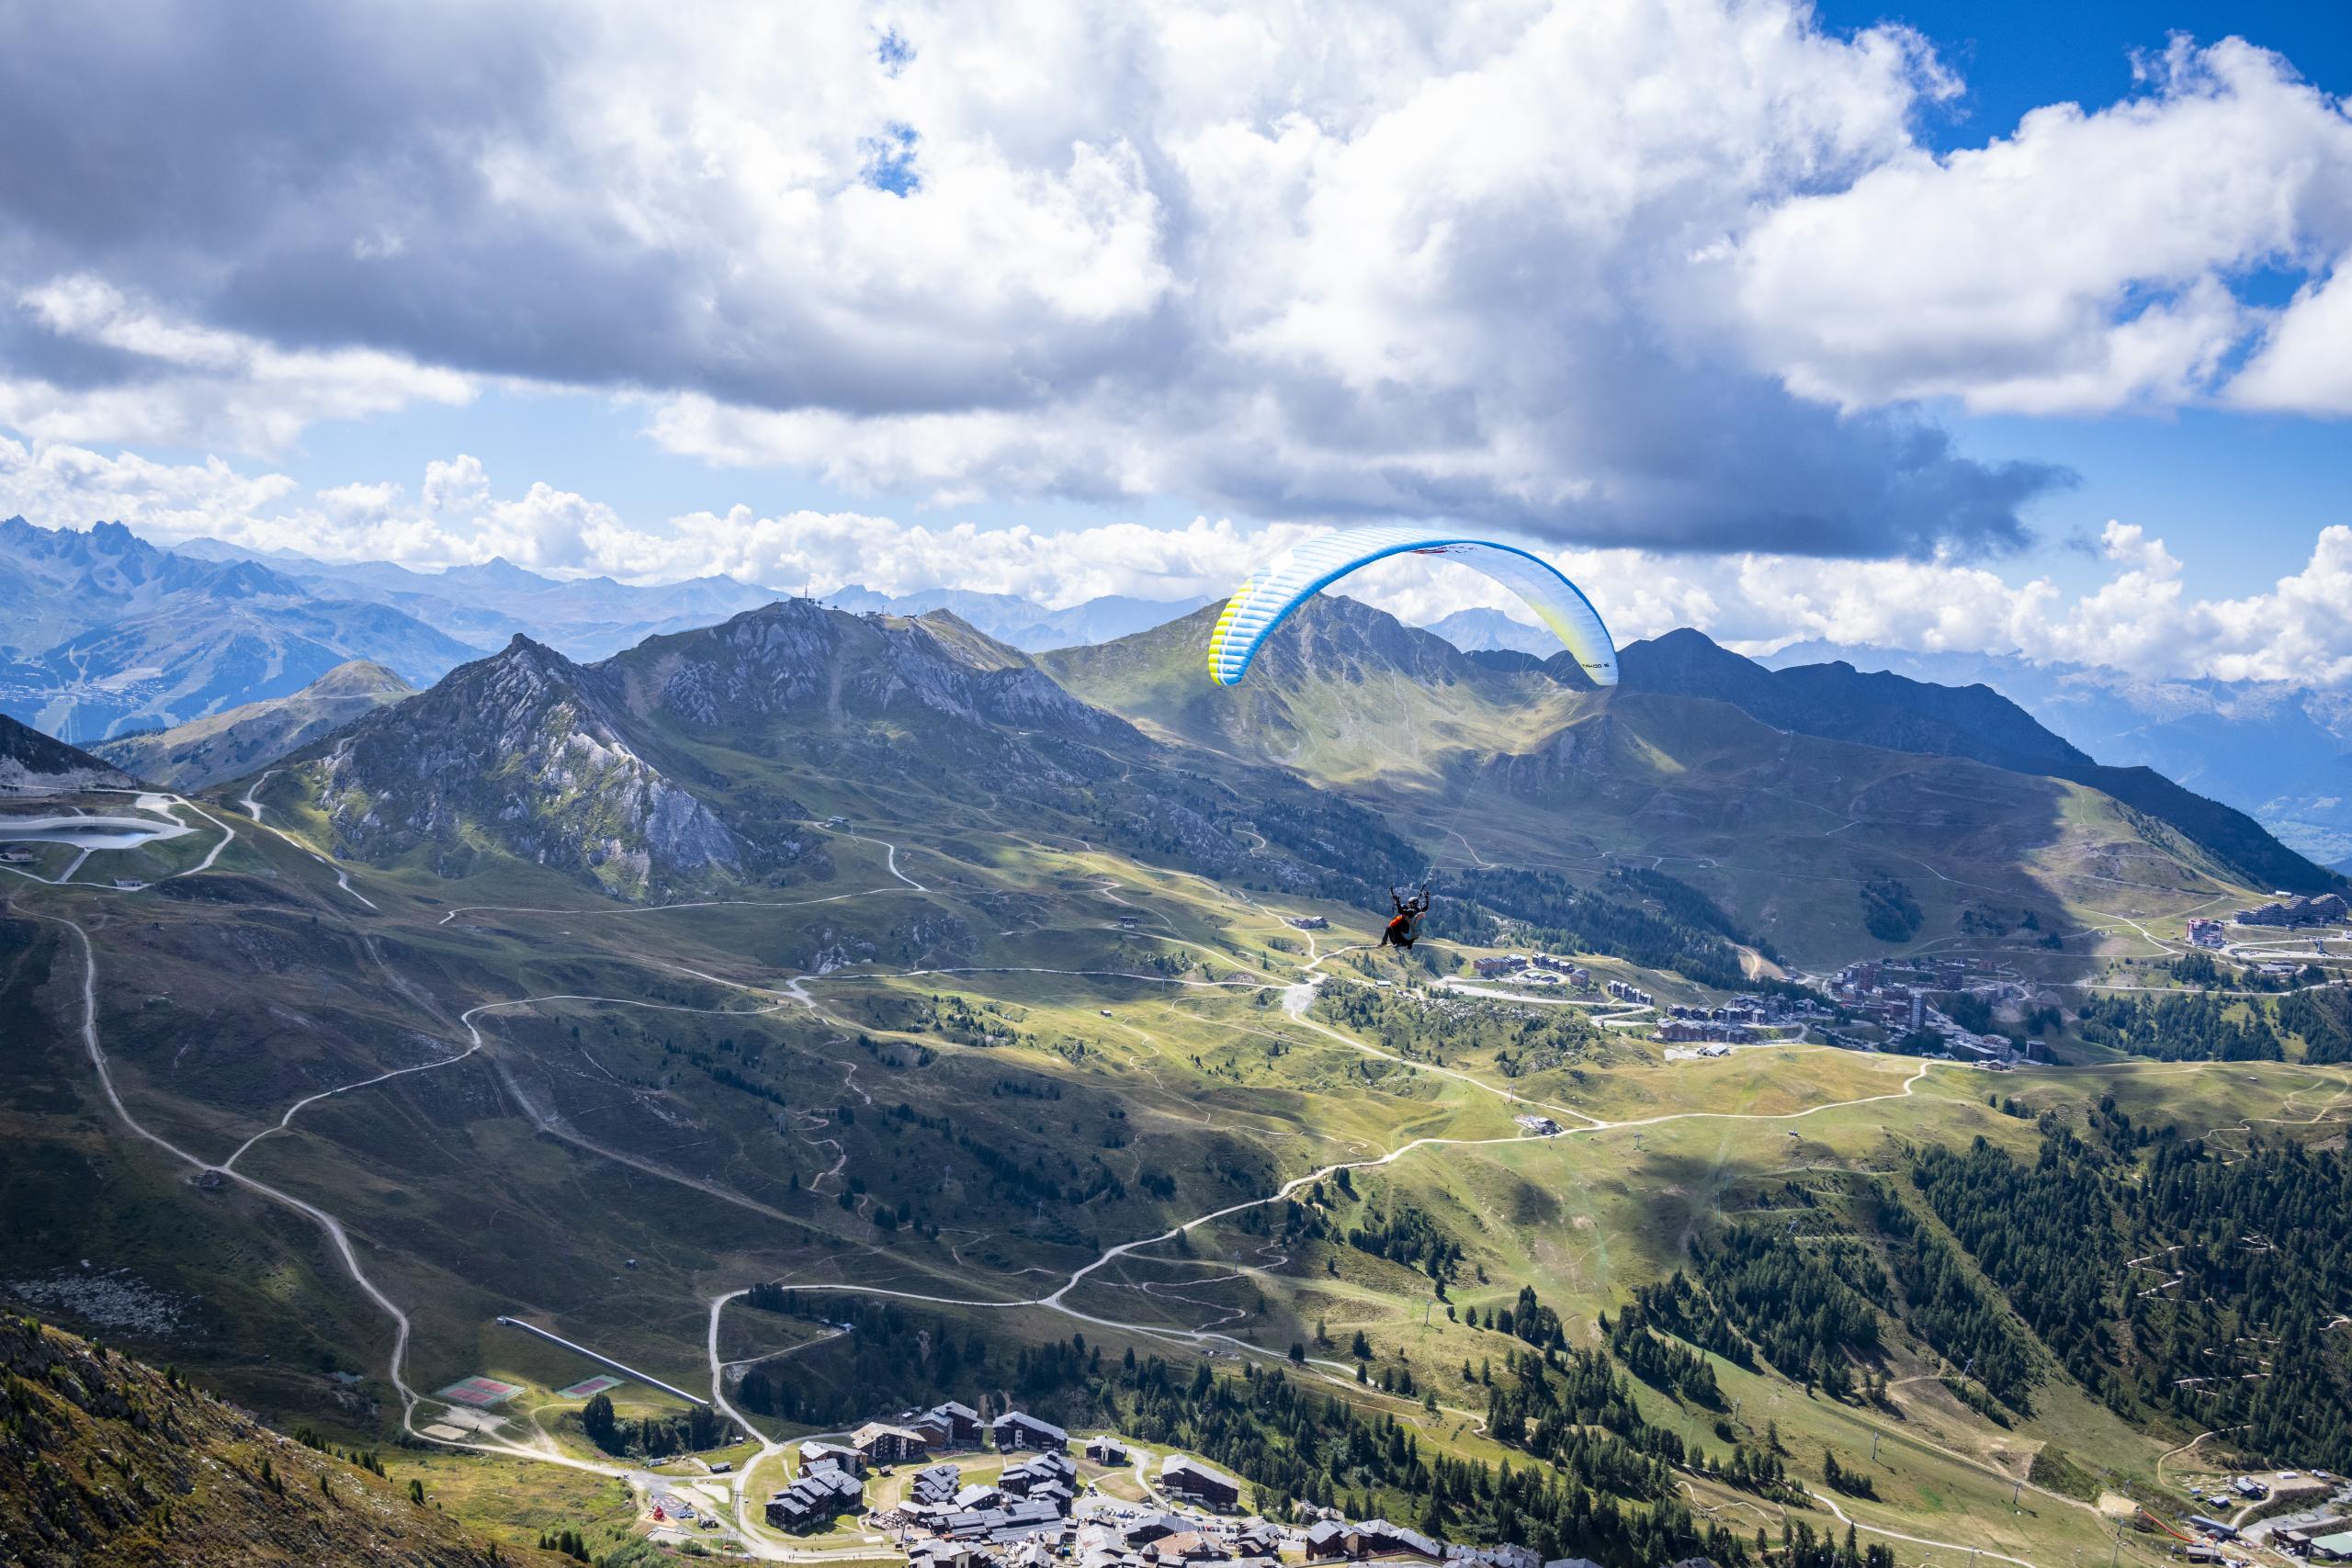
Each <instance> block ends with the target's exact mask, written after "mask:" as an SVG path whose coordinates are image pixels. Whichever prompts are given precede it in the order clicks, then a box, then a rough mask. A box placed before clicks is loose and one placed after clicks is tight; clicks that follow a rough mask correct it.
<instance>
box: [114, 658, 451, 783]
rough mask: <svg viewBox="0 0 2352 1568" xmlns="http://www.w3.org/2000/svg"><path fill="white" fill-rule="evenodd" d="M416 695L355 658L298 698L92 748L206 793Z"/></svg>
mask: <svg viewBox="0 0 2352 1568" xmlns="http://www.w3.org/2000/svg"><path fill="white" fill-rule="evenodd" d="M415 692H416V688H415V687H414V686H413V685H411V684H410V683H409V682H406V681H403V680H401V677H400V675H399V674H398V673H397V672H396V671H390V670H388V669H386V668H385V667H384V666H382V665H380V664H373V663H369V662H368V660H352V661H351V662H350V663H348V664H338V665H336V666H335V667H334V669H332V670H330V671H327V672H326V673H325V674H323V675H322V676H320V677H319V678H318V679H317V680H315V681H313V682H311V683H310V684H309V685H307V686H305V687H303V688H302V689H301V690H300V691H299V692H297V693H295V694H293V695H292V696H288V697H269V698H266V699H264V700H263V701H261V702H257V703H247V704H245V705H243V706H242V707H233V708H230V709H228V710H227V711H226V712H223V713H217V714H210V715H208V716H205V717H203V718H198V719H191V720H190V721H188V722H187V723H186V724H181V725H175V726H173V727H172V728H169V729H156V730H148V731H145V732H143V733H141V734H136V735H124V736H118V737H117V738H116V739H112V740H105V741H101V742H99V743H98V745H97V746H96V747H95V748H94V749H93V750H95V751H96V754H97V755H99V756H101V757H104V758H105V759H106V760H107V761H110V762H114V763H117V764H119V765H120V766H121V767H123V768H125V769H127V770H128V771H130V772H131V773H136V774H138V775H139V776H140V777H141V778H142V779H149V780H152V781H153V782H154V783H157V784H170V785H171V786H172V787H173V788H175V789H187V790H194V789H203V788H205V787H206V786H207V785H209V784H219V783H220V782H221V781H222V780H224V779H233V778H240V777H243V775H245V774H247V773H253V772H254V771H256V770H257V769H261V768H265V767H267V766H268V765H269V764H270V763H272V762H274V761H277V760H278V759H279V758H280V757H283V756H286V755H287V754H288V753H289V752H291V751H294V750H299V749H300V748H301V747H303V746H306V745H308V744H309V743H310V742H311V741H312V740H314V739H318V738H319V737H320V736H322V735H324V734H326V733H327V732H329V731H330V730H334V729H337V728H341V727H343V726H344V725H346V724H348V723H350V722H351V721H352V720H353V719H355V718H357V717H358V716H360V715H362V714H365V713H370V712H372V711H374V710H375V709H377V708H379V707H381V706H383V705H385V704H387V703H396V702H399V701H400V700H401V698H403V697H408V696H413V695H414V694H415Z"/></svg>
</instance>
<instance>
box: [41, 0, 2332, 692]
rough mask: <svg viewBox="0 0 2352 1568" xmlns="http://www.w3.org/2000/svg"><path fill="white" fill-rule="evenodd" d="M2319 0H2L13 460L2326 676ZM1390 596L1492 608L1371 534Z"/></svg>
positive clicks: (308, 494) (2327, 339) (260, 539)
mask: <svg viewBox="0 0 2352 1568" xmlns="http://www.w3.org/2000/svg"><path fill="white" fill-rule="evenodd" d="M2347 92H2352V18H2347V17H2346V16H2345V15H2344V13H2343V11H2342V8H2341V7H2339V6H2308V5H2306V6H2285V5H2272V4H2267V3H2262V4H2255V3H2247V4H2237V5H2230V6H2221V5H2212V4H2203V3H2181V4H2168V3H2166V0H2132V3H2130V4H2124V3H2120V0H2119V3H2096V4H2094V3H2077V4H2072V5H2067V4H2044V5H2038V6H2022V5H1999V4H1984V3H1975V4H1966V5H1962V4H1959V3H1957V0H1935V3H1929V4H1909V3H1904V0H1897V3H1896V4H1894V5H1891V6H1890V5H1879V4H1871V3H1869V0H1830V3H1827V4H1825V5H1822V6H1818V7H1815V6H1804V5H1792V4H1787V3H1785V0H1641V3H1637V0H1564V3H1562V4H1557V5H1551V4H1541V3H1536V0H1487V3H1485V4H1478V5H1471V6H1453V7H1430V6H1421V5H1401V4H1400V5H1395V6H1387V5H1381V4H1377V3H1359V4H1350V5H1345V6H1341V5H1316V4H1307V3H1300V0H1294V3H1284V4H1265V5H1259V6H1204V5H1191V4H1156V3H1148V0H1147V3H1141V4H1137V3H1133V0H1129V3H1125V4H1104V5H1099V6H1089V5H1080V4H1058V5H1033V6H992V5H983V4H955V5H950V4H938V5H882V6H873V5H842V6H826V5H816V4H812V5H809V6H796V7H776V6H768V5H751V4H747V5H742V6H723V5H721V6H708V7H696V8H695V9H694V11H693V13H692V15H691V17H690V18H688V19H681V17H679V16H678V15H677V14H675V12H674V9H663V10H657V9H656V8H652V7H644V6H636V7H624V6H576V5H563V6H555V5H552V4H548V5H537V4H514V3H508V0H499V3H494V4H491V3H468V4H463V5H450V6H446V7H434V6H426V7H424V8H422V9H420V8H418V7H414V6H403V7H401V8H399V9H393V8H390V7H379V6H368V5H356V4H354V5H344V6H335V7H310V8H302V9H300V10H296V11H292V12H287V11H275V10H273V11H270V12H268V13H266V14H264V13H261V12H256V11H254V10H252V9H250V8H246V7H224V6H203V5H198V4H174V3H171V0H147V3H145V4H141V5H137V6H114V7H102V8H98V9H97V10H96V11H95V12H93V11H88V10H76V9H70V8H56V7H34V6H0V148H5V149H6V153H5V154H0V515H6V514H7V513H23V514H24V515H25V516H27V517H28V519H30V520H31V521H33V522H35V523H38V524H41V525H48V526H86V525H88V524H90V523H91V522H93V521H96V520H97V519H99V518H119V519H120V520H123V521H126V522H129V523H130V525H132V526H133V527H134V528H135V529H137V530H139V531H140V532H141V533H142V534H144V535H146V536H149V537H151V538H153V539H154V540H156V541H157V542H159V543H164V544H169V543H174V542H177V541H180V540H185V539H187V538H190V537H196V536H215V537H221V538H226V539H229V540H232V542H236V543H240V544H243V545H246V546H249V547H255V548H262V549H272V548H290V549H298V550H300V551H303V552H305V553H308V554H311V555H315V556H319V557H322V558H345V559H349V558H387V559H397V560H401V561H403V562H406V563H408V564H411V565H414V566H418V567H423V568H430V567H433V566H436V565H445V564H451V563H456V562H460V561H467V560H477V559H482V558H488V557H489V556H492V555H503V556H505V557H507V558H512V559H514V560H515V561H518V562H520V563H522V564H524V565H526V566H531V567H534V568H537V569H539V570H546V571H549V572H552V573H556V574H559V575H562V574H574V573H598V572H604V573H610V574H612V575H615V576H619V577H623V578H627V579H632V580H641V581H662V580H668V579H674V578H678V577H684V576H690V575H699V574H702V573H707V572H724V573H728V574H730V575H735V576H739V577H742V578H745V579H747V580H750V581H758V582H762V583H765V584H768V585H772V586H777V587H788V588H797V587H799V586H801V585H803V584H808V585H811V586H814V587H817V588H818V589H820V591H821V590H823V589H827V588H831V587H837V586H840V585H842V584H845V583H848V582H853V581H862V582H865V583H867V584H869V585H872V586H875V587H877V588H882V589H885V590H891V591H909V590H912V589H916V588H922V587H928V586H934V585H941V584H944V585H949V586H960V587H970V588H978V589H985V590H989V591H993V592H1018V593H1023V594H1026V595H1029V596H1031V597H1034V598H1036V599H1038V600H1039V601H1040V602H1042V603H1045V604H1053V605H1061V604H1070V603H1074V602H1077V601H1079V600H1081V599H1083V598H1086V597H1090V596H1091V595H1093V594H1096V593H1103V592H1128V593H1137V594H1142V595H1145V596H1149V597H1163V598H1176V597H1184V596H1190V595H1193V594H1198V593H1204V592H1226V591H1229V589H1230V588H1231V587H1232V586H1233V585H1234V584H1235V582H1236V581H1237V580H1238V577H1240V576H1241V575H1244V574H1245V573H1246V571H1247V570H1248V567H1249V565H1250V562H1251V560H1253V559H1254V558H1260V557H1262V556H1264V555H1267V554H1270V553H1272V551H1274V550H1277V549H1279V548H1281V547H1283V546H1284V545H1285V544H1286V543H1288V542H1290V541H1292V540H1295V539H1296V538H1298V537H1301V536H1305V535H1306V534H1307V533H1309V532H1311V531H1314V530H1317V529H1321V528H1328V527H1331V526H1344V525H1351V524H1356V523H1364V522H1375V521H1377V522H1388V521H1398V520H1403V521H1413V522H1426V523H1428V524H1429V525H1431V526H1432V527H1433V528H1444V529H1447V530H1449V531H1461V532H1470V533H1476V534H1478V535H1482V536H1494V537H1501V538H1509V539H1513V540H1516V541H1520V542H1523V543H1525V544H1528V545H1530V546H1532V547H1535V548H1538V549H1540V550H1542V551H1544V553H1546V554H1547V555H1549V556H1551V557H1552V558H1554V559H1555V560H1556V561H1558V562H1559V563H1560V564H1561V565H1562V567H1563V569H1564V570H1567V571H1568V572H1569V573H1570V575H1571V576H1573V577H1575V578H1576V579H1577V581H1579V582H1580V583H1582V584H1583V585H1584V586H1585V587H1586V588H1587V590H1588V592H1589V593H1590V594H1591V596H1592V598H1593V599H1594V601H1595V603H1596V604H1598V605H1599V607H1600V609H1601V611H1602V613H1603V615H1605V616H1606V617H1607V618H1608V619H1609V620H1610V622H1611V626H1612V628H1614V629H1615V630H1616V631H1617V632H1618V634H1619V636H1620V637H1621V639H1622V638H1628V637H1634V636H1644V635H1653V634H1655V633H1657V632H1659V631H1663V630H1666V629H1668V628H1670V627H1671V626H1675V625H1681V624H1691V625H1697V626H1701V627H1702V629H1705V630H1708V631H1710V632H1711V633H1713V634H1714V635H1717V636H1718V637H1723V638H1724V639H1725V640H1728V641H1732V642H1734V643H1735V644H1736V645H1738V646H1742V647H1747V648H1751V649H1768V648H1770V647H1773V646H1777V645H1779V644H1781V643H1785V642H1788V641H1792V640H1796V639H1800V638H1826V639H1828V640H1832V641H1840V642H1849V643H1862V642H1870V643H1881V644H1887V645H1893V646H1900V647H1906V648H1917V649H1961V648H1964V649H1972V650H1983V651H1996V652H2020V653H2024V654H2026V655H2028V656H2030V657H2033V658H2038V659H2064V660H2086V661H2093V662H2099V663H2109V664H2116V665H2120V666H2124V667H2130V668H2137V669H2146V670H2148V671H2152V672H2158V673H2168V674H2171V673H2177V674H2217V675H2222V676H2224V677H2227V678H2233V679H2234V678H2265V679H2298V680H2308V681H2314V682H2327V683H2346V682H2352V502H2347V500H2346V497H2347V495H2352V485H2348V484H2347V482H2346V481H2347V480H2352V442H2347V440H2346V436H2347V434H2352V423H2347V422H2352V115H2347V112H2346V102H2345V97H2344V95H2346V93H2347ZM1361 587H1362V589H1363V592H1365V593H1366V594H1367V596H1370V597H1372V598H1374V601H1375V602H1378V603H1382V604H1385V606H1386V607H1389V608H1392V609H1395V610H1397V611H1398V612H1399V613H1400V614H1405V615H1409V616H1412V617H1414V618H1418V619H1424V620H1426V619H1430V618H1433V617H1434V616H1436V615H1441V614H1443V613H1445V612H1446V611H1448V610H1452V609H1459V608H1464V607H1469V606H1472V605H1476V604H1495V605H1498V606H1504V607H1508V605H1509V601H1508V599H1507V597H1498V596H1497V595H1496V594H1495V593H1494V592H1493V591H1492V590H1491V588H1490V586H1489V585H1487V584H1486V583H1485V582H1484V581H1483V580H1481V579H1478V578H1476V576H1475V575H1471V574H1466V573H1460V572H1454V571H1448V570H1442V569H1431V568H1429V567H1427V566H1426V564H1424V565H1422V566H1420V567H1419V568H1416V567H1414V566H1412V565H1410V564H1408V565H1404V566H1399V567H1394V568H1390V569H1388V570H1385V571H1383V572H1381V573H1379V574H1378V575H1377V576H1376V577H1375V578H1374V579H1373V580H1371V581H1367V582H1365V583H1363V584H1362V585H1361Z"/></svg>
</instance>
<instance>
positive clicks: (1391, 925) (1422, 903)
mask: <svg viewBox="0 0 2352 1568" xmlns="http://www.w3.org/2000/svg"><path fill="white" fill-rule="evenodd" d="M1388 901H1389V902H1390V903H1391V904H1393V905H1395V906H1396V907H1397V918H1396V919H1393V920H1390V921H1389V922H1388V929H1387V930H1385V931H1382V932H1381V933H1380V945H1381V946H1383V947H1398V948H1405V949H1408V950H1409V949H1410V948H1411V947H1412V945H1413V943H1414V942H1416V941H1418V940H1419V937H1420V926H1421V917H1422V916H1423V915H1426V914H1428V913H1429V912H1430V889H1429V884H1427V883H1423V884H1422V885H1421V890H1420V892H1419V893H1417V894H1415V895H1414V896H1413V897H1410V898H1400V897H1397V889H1395V888H1394V887H1391V888H1390V889H1389V890H1388Z"/></svg>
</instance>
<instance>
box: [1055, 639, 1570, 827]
mask: <svg viewBox="0 0 2352 1568" xmlns="http://www.w3.org/2000/svg"><path fill="white" fill-rule="evenodd" d="M1221 608H1222V606H1220V605H1214V604H1213V605H1209V606H1206V607H1204V608H1203V609H1201V610H1198V611H1195V612H1194V613H1193V614H1192V615H1187V616H1185V617H1184V618H1183V619H1182V620H1179V621H1171V622H1170V623H1168V624H1167V625H1165V626H1156V627H1153V628H1152V629H1150V630H1148V631H1144V632H1139V633H1137V634H1136V635H1134V636H1132V637H1121V638H1119V639H1118V640H1116V641H1114V642H1108V643H1103V644H1098V645H1096V646H1093V647H1088V648H1071V649H1060V650H1057V651H1056V652H1053V653H1048V654H1046V655H1045V656H1044V659H1043V660H1042V662H1043V663H1044V665H1045V667H1046V669H1047V670H1049V671H1052V672H1053V674H1054V676H1055V678H1056V679H1057V680H1059V681H1061V682H1063V683H1064V684H1065V685H1067V686H1069V688H1070V690H1072V691H1074V692H1076V693H1078V694H1080V696H1082V697H1085V698H1086V699H1087V700H1088V701H1090V702H1093V703H1098V704H1100V705H1103V706H1104V707H1107V708H1110V709H1111V710H1113V711H1114V712H1116V713H1119V714H1122V715H1124V716H1126V717H1128V718H1130V719H1132V720H1134V721H1135V722H1136V723H1137V724H1139V725H1142V726H1143V727H1144V728H1147V729H1148V730H1150V731H1152V732H1153V733H1155V734H1159V735H1163V736H1166V737H1168V738H1170V739H1176V740H1181V741H1183V742H1186V743H1189V744H1191V745H1194V746H1201V747H1205V748H1208V749H1210V750H1215V751H1218V752H1222V753H1224V754H1227V755H1229V756H1235V757H1241V758H1247V759H1250V760H1251V761H1272V762H1278V763H1281V764H1283V765H1284V766H1288V767H1295V768H1296V769H1298V770H1299V771H1300V772H1302V773H1306V774H1308V775H1310V776H1312V777H1315V778H1319V779H1324V780H1327V781H1329V782H1333V783H1338V784H1363V783H1368V782H1371V781H1374V780H1384V781H1389V782H1393V783H1397V784H1407V785H1409V784H1413V783H1415V782H1419V783H1424V784H1426V783H1430V782H1431V781H1434V780H1436V779H1438V778H1439V777H1441V776H1442V774H1443V773H1444V772H1445V770H1446V768H1447V767H1448V766H1449V765H1450V762H1451V761H1453V760H1455V759H1458V758H1459V757H1461V756H1462V755H1464V754H1465V753H1471V752H1483V751H1493V750H1511V749H1514V748H1515V747H1517V746H1519V745H1521V744H1524V743H1525V742H1526V741H1527V740H1529V739H1532V738H1533V737H1535V736H1538V735H1541V734H1544V733H1546V732H1548V731H1549V730H1551V729H1553V728H1556V727H1557V726H1558V724H1559V723H1560V722H1561V721H1562V719H1564V718H1565V717H1566V715H1567V714H1568V713H1570V712H1571V711H1573V710H1574V709H1575V707H1576V697H1575V694H1574V693H1573V692H1572V691H1571V690H1569V689H1568V688H1566V687H1563V686H1562V685H1560V684H1559V683H1557V682H1555V681H1553V680H1550V679H1548V678H1545V677H1544V676H1543V675H1541V674H1535V673H1532V672H1531V673H1526V674H1512V673H1509V672H1505V671H1497V670H1493V669H1489V668H1487V667H1486V666H1484V665H1481V664H1480V663H1478V662H1477V661H1476V660H1472V659H1470V658H1469V657H1467V656H1465V655H1464V654H1462V653H1460V652H1458V651H1457V650H1455V649H1454V648H1453V646H1452V645H1451V644H1449V643H1447V642H1446V641H1444V640H1443V639H1442V638H1441V637H1435V636H1432V635H1431V634H1430V633H1428V632H1424V631H1419V630H1416V629H1415V628H1413V627H1410V626H1405V625H1403V624H1402V623H1400V622H1398V621H1397V620H1396V619H1395V618H1393V617H1392V616H1389V615H1384V614H1382V613H1381V612H1380V611H1377V610H1374V609H1373V608H1372V607H1371V606H1369V605H1367V604H1359V603H1357V602H1356V601H1354V600H1352V599H1345V598H1339V597H1335V596H1332V595H1329V594H1326V595H1322V596H1318V597H1317V598H1315V599H1312V600H1310V601H1308V602H1307V603H1306V604H1305V605H1303V606H1301V607H1300V608H1299V610H1298V611H1297V612H1296V613H1295V614H1294V615H1292V616H1291V617H1290V619H1289V620H1287V621H1285V622H1284V623H1283V626H1282V627H1281V629H1280V630H1279V631H1277V632H1276V634H1275V635H1274V637H1272V638H1271V639H1270V640H1269V641H1268V643H1267V644H1266V647H1265V649H1263V651H1261V653H1260V655H1259V656H1258V659H1257V661H1256V662H1255V663H1254V664H1253V665H1252V667H1251V669H1250V675H1249V677H1248V678H1247V679H1246V680H1244V681H1243V682H1241V683H1240V684H1239V685H1238V686H1218V685H1216V684H1214V683H1213V682H1210V680H1209V679H1208V676H1207V674H1206V672H1205V668H1204V663H1203V659H1204V654H1203V649H1205V648H1206V647H1207V646H1208V635H1209V631H1210V628H1211V627H1213V626H1215V625H1216V617H1217V614H1218V612H1219V610H1220V609H1221Z"/></svg>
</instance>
